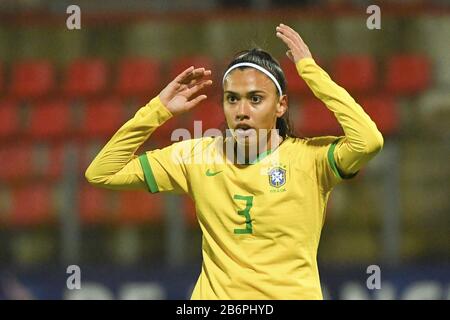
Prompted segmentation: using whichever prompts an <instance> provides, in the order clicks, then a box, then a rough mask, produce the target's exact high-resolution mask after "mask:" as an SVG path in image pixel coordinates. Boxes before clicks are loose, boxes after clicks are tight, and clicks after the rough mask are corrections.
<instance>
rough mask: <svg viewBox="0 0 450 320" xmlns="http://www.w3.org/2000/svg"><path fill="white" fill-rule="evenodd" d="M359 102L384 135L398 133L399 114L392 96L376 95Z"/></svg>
mask: <svg viewBox="0 0 450 320" xmlns="http://www.w3.org/2000/svg"><path fill="white" fill-rule="evenodd" d="M359 103H360V105H361V106H362V107H363V108H364V110H365V111H366V112H367V114H368V115H369V116H370V118H371V119H372V120H373V121H374V122H375V123H376V125H377V127H378V129H379V130H380V131H381V132H382V133H383V135H392V134H395V133H397V131H398V128H399V114H398V110H397V108H396V104H395V101H394V99H393V98H392V97H390V96H376V97H369V98H362V99H361V100H360V101H359Z"/></svg>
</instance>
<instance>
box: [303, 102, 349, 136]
mask: <svg viewBox="0 0 450 320" xmlns="http://www.w3.org/2000/svg"><path fill="white" fill-rule="evenodd" d="M298 123H299V124H300V125H299V131H300V133H301V135H305V136H317V135H341V134H343V131H342V129H341V126H340V125H339V123H338V122H337V119H336V118H335V116H334V114H333V113H332V112H331V111H330V110H328V108H327V107H326V106H325V105H324V104H323V103H322V102H321V101H319V100H318V99H314V98H311V99H307V100H306V101H305V102H304V103H303V104H302V105H301V107H300V121H299V122H298Z"/></svg>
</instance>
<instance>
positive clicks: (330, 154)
mask: <svg viewBox="0 0 450 320" xmlns="http://www.w3.org/2000/svg"><path fill="white" fill-rule="evenodd" d="M338 142H339V139H337V140H335V141H334V142H333V143H332V144H331V146H330V148H329V149H328V163H329V164H330V166H331V170H333V173H334V174H335V175H336V177H338V178H340V179H351V178H353V177H354V176H356V175H357V173H358V172H355V173H353V174H350V175H344V174H342V173H341V171H340V170H339V168H338V166H337V164H336V160H335V159H334V149H335V148H336V145H337V143H338Z"/></svg>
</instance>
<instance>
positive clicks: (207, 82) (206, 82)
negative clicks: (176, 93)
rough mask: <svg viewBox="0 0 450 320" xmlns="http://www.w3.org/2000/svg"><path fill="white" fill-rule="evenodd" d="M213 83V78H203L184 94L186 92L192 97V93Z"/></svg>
mask: <svg viewBox="0 0 450 320" xmlns="http://www.w3.org/2000/svg"><path fill="white" fill-rule="evenodd" d="M210 85H212V80H203V81H201V82H199V83H196V84H194V85H192V86H191V87H190V88H189V89H187V90H186V91H185V93H184V94H186V96H187V97H191V96H192V95H194V94H196V93H197V92H199V91H200V90H202V89H203V88H205V87H207V86H210Z"/></svg>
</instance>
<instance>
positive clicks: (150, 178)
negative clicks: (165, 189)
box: [139, 153, 159, 193]
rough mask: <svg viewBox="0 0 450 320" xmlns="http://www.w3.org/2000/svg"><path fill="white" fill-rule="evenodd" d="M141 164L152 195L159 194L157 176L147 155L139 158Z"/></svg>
mask: <svg viewBox="0 0 450 320" xmlns="http://www.w3.org/2000/svg"><path fill="white" fill-rule="evenodd" d="M139 162H140V163H141V166H142V170H143V171H144V177H145V182H146V183H147V186H148V189H149V191H150V192H151V193H157V192H159V189H158V185H157V184H156V180H155V176H154V175H153V171H152V167H151V166H150V163H149V162H148V158H147V154H145V153H144V154H142V155H140V156H139Z"/></svg>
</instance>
